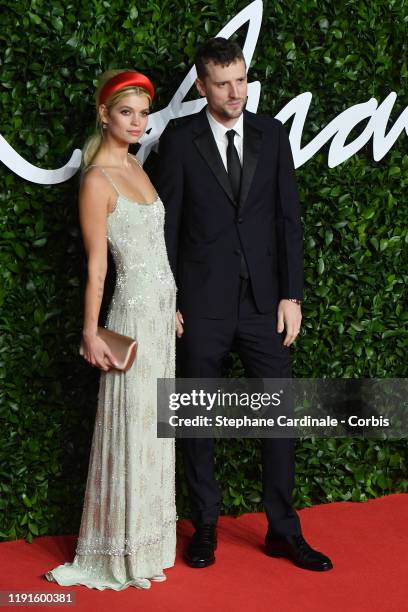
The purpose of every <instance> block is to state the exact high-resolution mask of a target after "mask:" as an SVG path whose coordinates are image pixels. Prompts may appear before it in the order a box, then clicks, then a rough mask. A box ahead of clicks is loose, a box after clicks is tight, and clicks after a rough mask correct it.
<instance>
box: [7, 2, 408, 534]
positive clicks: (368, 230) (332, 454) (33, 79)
mask: <svg viewBox="0 0 408 612" xmlns="http://www.w3.org/2000/svg"><path fill="white" fill-rule="evenodd" d="M246 5H247V2H245V1H239V2H238V1H235V0H224V1H222V2H221V1H216V0H176V1H174V2H167V1H165V0H164V1H162V2H157V3H156V2H152V1H150V0H144V2H128V1H126V2H125V0H114V1H113V0H112V1H102V0H93V1H92V2H87V3H82V2H79V0H75V1H74V2H64V3H62V2H59V1H53V2H52V3H50V2H46V1H45V0H37V1H36V0H32V1H31V2H29V1H22V0H15V1H14V2H13V3H10V2H3V1H1V2H0V8H1V12H2V17H1V31H0V44H1V90H0V104H1V133H2V134H3V136H4V137H5V138H6V139H7V140H8V142H9V143H10V144H11V145H12V146H13V147H14V148H15V149H16V150H17V151H18V152H19V153H20V154H21V155H23V157H25V158H26V159H27V160H29V161H30V162H32V163H33V164H35V165H37V166H41V167H43V168H57V167H59V166H62V165H63V164H64V163H66V160H67V159H68V157H69V155H70V154H71V151H72V150H73V148H76V147H78V148H81V147H82V145H83V142H84V138H85V136H86V134H87V133H88V132H89V130H90V129H91V128H92V126H93V122H94V108H93V92H94V87H95V84H96V77H97V75H98V74H99V73H100V72H101V71H103V70H105V69H107V68H109V67H120V68H136V69H140V70H141V71H145V72H146V73H148V74H149V75H150V76H151V78H152V80H153V81H154V83H155V84H156V86H157V99H156V101H155V109H156V110H157V109H160V108H163V107H164V106H166V105H167V104H168V102H169V100H170V99H171V97H172V96H173V94H174V92H175V91H176V89H177V88H178V86H179V84H180V83H181V81H182V79H183V77H184V76H185V74H186V73H187V71H188V70H189V68H190V66H191V65H192V62H193V57H194V53H195V49H196V46H197V44H198V43H199V42H201V41H202V40H204V39H205V38H207V37H209V36H212V35H216V34H217V33H218V31H219V30H220V29H221V27H222V26H223V25H225V24H226V23H227V22H228V21H229V20H230V19H231V18H232V17H233V16H234V15H235V14H237V13H238V11H239V10H241V9H242V8H244V7H245V6H246ZM407 24H408V13H407V7H406V3H404V1H403V0H400V1H395V2H394V1H391V0H390V1H383V0H381V1H373V2H365V1H359V0H356V1H353V0H350V1H349V2H347V3H338V2H324V1H322V0H320V1H316V0H298V1H297V2H292V1H289V0H274V1H273V2H271V1H269V2H265V3H264V16H263V21H262V27H261V32H260V37H259V40H258V44H257V47H256V51H255V55H254V58H253V61H252V65H251V68H250V72H249V77H250V79H249V80H250V81H254V80H259V81H260V82H261V84H262V93H261V102H260V107H259V109H258V112H262V113H268V114H270V115H275V114H277V112H278V111H279V110H280V109H281V108H282V107H283V106H284V105H285V104H286V103H287V102H288V101H289V100H291V99H292V98H293V97H295V96H296V95H298V94H299V93H302V92H304V91H311V92H312V93H313V101H312V105H311V108H310V111H309V114H308V117H307V120H306V125H305V130H304V133H303V141H302V144H305V143H307V142H308V141H310V140H311V139H312V138H313V137H314V136H315V135H316V133H318V132H320V131H321V129H323V127H324V126H325V125H326V124H327V123H328V122H329V121H331V120H332V119H333V118H334V117H335V116H337V115H338V114H339V113H340V112H342V111H343V110H345V109H346V108H348V107H350V106H352V105H353V104H357V103H359V102H364V101H367V100H368V99H369V98H370V97H375V98H376V99H377V100H378V101H379V102H380V101H382V100H383V99H384V98H385V97H386V96H387V95H388V93H389V92H390V91H395V92H397V93H398V98H397V101H396V104H395V106H394V109H393V111H392V115H391V119H390V124H392V122H393V121H395V119H396V118H397V117H398V116H399V114H400V113H401V112H402V110H403V109H404V107H405V105H406V103H407V76H408V71H407V62H406V57H407V40H408V38H407ZM245 34H246V27H245V26H244V27H243V28H242V30H241V31H239V32H237V35H236V39H237V40H238V41H239V42H241V44H242V43H243V41H244V39H245ZM191 95H193V94H191ZM287 128H288V129H289V128H290V126H289V125H287ZM358 128H361V126H358ZM358 128H357V129H356V130H354V131H353V133H352V134H351V135H350V140H351V139H353V138H354V137H355V136H356V135H358V133H359V129H358ZM328 146H329V145H326V146H325V147H324V148H323V149H322V150H321V151H320V152H319V153H318V154H316V155H315V156H314V157H313V159H311V160H310V161H308V162H307V163H306V164H305V165H303V166H302V167H301V168H300V169H298V171H297V177H298V184H299V190H300V196H301V200H302V205H303V222H304V229H305V269H306V296H305V297H306V299H305V303H304V309H303V312H304V322H303V326H304V327H303V335H302V336H301V338H299V339H298V341H297V342H296V347H295V349H294V350H293V358H294V375H295V376H297V377H403V376H406V358H405V355H406V342H407V332H406V322H407V313H406V310H404V300H405V301H406V293H405V287H406V284H407V250H406V244H407V231H406V218H407V202H406V189H407V185H408V155H407V153H406V150H407V138H406V135H405V134H402V135H401V136H400V137H399V139H398V141H397V142H396V143H395V145H394V146H393V147H392V149H391V150H390V152H389V153H388V154H387V155H386V156H385V157H384V158H383V159H382V160H381V161H380V162H378V163H377V162H374V161H373V158H372V149H371V141H370V143H369V144H368V145H367V146H365V147H364V148H363V149H362V150H360V151H359V152H358V153H357V154H356V155H354V156H353V157H352V158H350V159H349V160H348V161H346V162H345V163H343V164H341V165H339V166H337V167H336V168H334V169H329V168H328V166H327V150H328ZM146 167H147V168H148V167H149V163H148V162H147V166H146ZM0 172H1V179H2V189H1V209H0V227H1V233H0V240H1V255H0V277H1V286H0V305H1V314H0V329H1V340H0V377H1V390H0V398H1V438H2V440H1V450H0V452H1V464H0V465H1V485H0V486H1V501H0V504H1V505H0V508H1V524H0V535H1V537H2V538H3V539H9V538H16V537H25V538H27V539H28V540H29V541H30V540H31V539H32V537H33V536H36V535H38V534H54V533H76V532H77V530H78V527H79V520H80V514H81V509H82V499H83V492H84V486H85V479H86V473H87V465H88V456H89V449H90V443H91V435H92V429H93V420H94V415H95V408H96V395H97V384H98V373H97V372H94V371H93V370H92V369H91V368H89V367H88V366H87V365H86V364H85V363H84V362H83V361H82V360H81V358H80V357H79V356H78V343H79V339H80V333H81V325H82V300H83V287H84V280H85V266H84V263H85V261H84V253H83V248H82V243H81V238H80V232H79V225H78V214H77V189H78V177H77V176H76V177H74V178H73V179H71V180H70V181H69V182H67V183H64V184H61V185H54V186H43V185H36V184H32V183H29V182H27V181H24V180H22V179H20V178H19V177H18V176H16V175H14V174H13V173H12V172H11V171H9V170H8V169H7V168H6V167H4V166H2V167H1V170H0ZM110 276H112V275H110ZM112 282H113V281H112V280H110V281H109V282H108V283H107V284H108V287H107V292H106V298H105V302H104V311H105V312H106V305H107V303H108V300H109V295H110V294H111V290H112ZM404 348H405V350H404ZM226 373H227V374H228V375H241V374H242V370H241V365H240V363H239V360H238V359H237V357H236V356H234V355H233V356H232V357H231V358H230V360H229V362H228V364H227V371H226ZM179 459H180V457H179ZM406 468H407V443H406V441H404V440H397V441H393V442H385V441H367V440H362V439H354V440H348V439H329V440H320V439H308V440H303V441H300V442H298V451H297V477H296V488H295V503H296V505H297V507H303V506H306V505H310V504H313V503H319V502H320V503H321V502H330V501H334V500H350V499H351V500H354V501H363V500H366V499H368V498H370V497H375V496H378V495H383V494H386V493H390V492H394V491H407V489H408V480H407V476H406ZM217 473H218V478H219V482H220V484H221V487H222V490H223V492H224V506H223V512H225V513H240V512H247V511H256V510H260V509H261V504H260V496H261V490H260V458H259V442H258V441H255V440H236V441H235V440H225V441H218V443H217ZM178 508H179V515H180V516H186V515H187V513H188V502H187V496H186V489H185V483H184V479H183V474H182V466H181V461H178Z"/></svg>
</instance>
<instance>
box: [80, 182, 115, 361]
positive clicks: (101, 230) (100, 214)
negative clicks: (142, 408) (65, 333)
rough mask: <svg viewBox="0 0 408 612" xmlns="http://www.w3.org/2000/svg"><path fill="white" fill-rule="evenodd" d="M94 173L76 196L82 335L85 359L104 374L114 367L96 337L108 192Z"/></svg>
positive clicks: (105, 249) (105, 253) (105, 252)
mask: <svg viewBox="0 0 408 612" xmlns="http://www.w3.org/2000/svg"><path fill="white" fill-rule="evenodd" d="M97 172H98V171H97V170H96V171H94V170H91V171H90V172H89V173H88V174H87V175H86V176H85V178H84V180H83V183H82V185H81V189H80V193H79V220H80V224H81V231H82V238H83V241H84V247H85V253H86V256H87V262H88V263H87V272H88V273H87V281H86V287H85V296H84V323H83V331H82V334H83V343H84V357H85V359H86V360H87V361H89V363H91V364H92V365H95V366H97V367H98V368H101V369H103V370H105V371H106V370H109V369H110V368H111V367H112V366H114V365H116V364H115V358H114V357H113V355H112V353H111V351H110V350H109V348H108V346H107V344H106V343H105V342H104V341H103V340H101V338H99V337H98V336H97V335H96V333H97V329H98V319H99V312H100V308H101V303H102V297H103V290H104V285H105V278H106V272H107V257H108V247H107V239H106V219H107V215H108V205H109V191H108V190H107V188H106V180H105V179H104V177H103V176H99V175H98V174H97Z"/></svg>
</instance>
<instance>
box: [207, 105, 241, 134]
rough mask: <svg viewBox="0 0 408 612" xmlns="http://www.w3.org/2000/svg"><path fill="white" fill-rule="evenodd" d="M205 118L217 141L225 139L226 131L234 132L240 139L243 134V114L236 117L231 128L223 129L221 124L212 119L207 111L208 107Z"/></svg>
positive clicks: (223, 126)
mask: <svg viewBox="0 0 408 612" xmlns="http://www.w3.org/2000/svg"><path fill="white" fill-rule="evenodd" d="M206 113H207V118H208V121H209V123H210V126H211V127H212V129H213V132H214V135H215V137H216V138H218V139H219V140H224V139H225V134H226V132H228V130H235V132H236V133H237V134H238V136H240V137H241V138H242V136H243V134H244V113H241V114H240V116H239V117H238V119H237V121H236V123H235V124H234V125H233V126H232V127H225V125H223V124H222V123H220V122H219V121H217V120H216V119H214V117H213V116H212V114H211V113H210V111H209V110H208V106H207V108H206Z"/></svg>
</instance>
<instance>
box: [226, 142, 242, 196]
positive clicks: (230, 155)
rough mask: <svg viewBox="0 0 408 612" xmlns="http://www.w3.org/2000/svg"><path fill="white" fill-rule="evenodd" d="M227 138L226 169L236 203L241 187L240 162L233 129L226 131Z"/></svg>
mask: <svg viewBox="0 0 408 612" xmlns="http://www.w3.org/2000/svg"><path fill="white" fill-rule="evenodd" d="M226 134H227V138H228V146H227V171H228V176H229V180H230V183H231V187H232V193H233V195H234V198H235V201H236V202H237V203H238V200H239V192H240V189H241V162H240V161H239V155H238V151H237V150H236V148H235V145H234V136H235V134H236V132H235V130H228V132H226Z"/></svg>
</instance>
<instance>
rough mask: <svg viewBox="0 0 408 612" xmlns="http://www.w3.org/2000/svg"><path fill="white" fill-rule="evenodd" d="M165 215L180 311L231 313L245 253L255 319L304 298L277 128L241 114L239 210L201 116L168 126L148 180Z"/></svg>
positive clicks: (296, 225) (296, 212) (294, 208)
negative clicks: (289, 300)
mask: <svg viewBox="0 0 408 612" xmlns="http://www.w3.org/2000/svg"><path fill="white" fill-rule="evenodd" d="M155 183H156V188H157V191H158V193H159V195H160V197H161V198H162V200H163V202H164V205H165V208H166V222H165V238H166V245H167V252H168V257H169V261H170V265H171V268H172V270H173V274H174V277H175V279H176V284H177V287H178V306H179V308H180V310H181V312H182V313H183V314H184V313H185V314H189V315H192V316H197V317H209V318H229V317H231V316H233V315H234V314H236V309H237V298H238V291H239V284H240V278H239V273H240V260H241V253H243V254H244V256H245V259H246V262H247V267H248V271H249V275H250V279H251V283H252V289H253V294H254V298H255V302H256V305H257V307H258V309H259V311H260V312H262V313H269V312H273V311H274V310H276V306H277V302H278V300H279V299H281V298H289V297H292V298H298V299H302V297H303V295H302V294H303V248H302V228H301V222H300V207H299V199H298V192H297V187H296V182H295V173H294V165H293V158H292V153H291V149H290V143H289V139H288V136H287V133H286V131H285V129H284V127H283V126H282V124H281V123H280V122H279V121H278V120H276V119H272V118H269V117H262V116H259V115H255V114H253V113H250V112H248V111H244V140H243V170H242V182H241V193H240V198H239V201H234V197H233V194H232V190H231V186H230V183H229V178H228V174H227V172H226V170H225V167H224V165H223V162H222V159H221V156H220V154H219V151H218V148H217V145H216V142H215V140H214V137H213V134H212V131H211V127H210V124H209V122H208V119H207V116H206V113H205V108H204V109H203V110H202V111H200V112H199V113H197V114H194V115H190V116H188V117H183V118H181V119H175V120H173V121H170V123H169V124H168V126H167V127H166V129H165V130H164V132H163V134H162V136H161V138H160V144H159V155H158V159H157V168H156V173H155Z"/></svg>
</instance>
